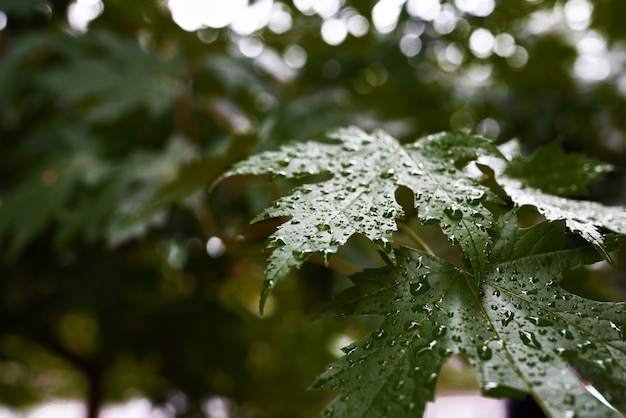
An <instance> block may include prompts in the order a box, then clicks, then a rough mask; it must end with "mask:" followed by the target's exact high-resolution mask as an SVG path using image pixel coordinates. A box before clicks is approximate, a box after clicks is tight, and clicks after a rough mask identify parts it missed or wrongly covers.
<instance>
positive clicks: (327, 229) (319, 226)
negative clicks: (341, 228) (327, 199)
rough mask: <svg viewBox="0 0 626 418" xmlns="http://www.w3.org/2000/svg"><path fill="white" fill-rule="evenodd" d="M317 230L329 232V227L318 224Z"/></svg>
mask: <svg viewBox="0 0 626 418" xmlns="http://www.w3.org/2000/svg"><path fill="white" fill-rule="evenodd" d="M317 229H318V231H329V230H330V225H328V224H318V225H317Z"/></svg>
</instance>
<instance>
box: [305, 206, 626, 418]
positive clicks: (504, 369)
mask: <svg viewBox="0 0 626 418" xmlns="http://www.w3.org/2000/svg"><path fill="white" fill-rule="evenodd" d="M495 229H496V230H497V231H498V236H497V238H495V239H494V246H493V252H492V253H491V255H490V259H489V264H488V268H487V270H486V274H485V280H484V281H483V283H482V287H481V288H480V290H477V289H476V287H475V286H474V279H473V277H472V275H471V274H470V273H469V272H467V271H465V270H463V269H461V268H459V267H457V266H454V265H452V264H450V263H448V262H447V261H445V260H442V259H440V258H437V257H435V256H432V255H429V254H425V253H422V252H419V251H415V250H408V249H402V250H397V251H396V256H397V265H396V267H395V268H391V267H387V268H384V269H376V270H368V271H365V272H363V273H360V274H357V275H355V276H354V277H353V278H352V281H353V282H354V284H355V285H354V287H351V288H348V289H347V290H345V291H343V292H341V293H340V294H338V295H337V296H336V297H335V299H334V302H333V303H332V304H331V306H330V307H329V308H328V310H326V311H325V312H324V313H323V314H321V316H326V315H339V316H342V317H344V316H347V315H380V316H382V317H384V320H383V322H382V325H381V326H380V327H379V328H378V329H377V330H375V331H374V332H372V333H371V334H370V335H368V336H367V337H365V338H363V339H362V340H360V341H358V342H356V343H354V344H352V345H350V346H348V347H346V348H345V349H344V352H345V353H346V355H345V356H344V357H343V358H341V359H340V360H338V361H337V362H335V363H334V364H332V365H331V366H329V368H328V370H327V371H326V372H325V373H324V374H322V375H321V376H320V377H319V378H318V380H317V381H316V382H315V384H314V387H315V388H320V389H329V390H335V391H341V392H342V394H341V395H340V396H339V397H338V398H337V400H336V401H335V402H334V403H333V404H332V405H331V406H330V407H329V408H328V409H327V411H326V416H329V417H350V418H354V417H382V416H389V417H391V416H393V417H416V416H421V414H422V413H423V412H424V408H425V406H426V402H427V401H430V400H432V399H433V395H434V390H435V383H436V380H437V377H438V374H439V372H440V370H441V367H442V366H443V364H444V363H445V361H446V360H447V359H448V358H449V357H451V356H453V355H455V354H460V355H462V356H464V357H465V358H466V359H467V360H468V361H469V362H470V363H471V365H472V366H473V368H474V370H475V372H476V374H477V376H478V380H479V383H480V387H481V390H482V392H483V393H484V394H485V395H488V396H494V397H520V396H522V395H523V394H524V393H526V392H529V393H531V394H532V395H533V396H534V397H535V398H536V399H537V401H538V402H539V404H540V405H541V406H542V408H543V409H544V410H545V411H546V412H548V413H549V414H551V415H552V416H555V417H564V416H569V417H573V416H577V417H581V418H583V417H590V418H591V417H614V416H618V414H617V413H615V412H614V411H613V410H611V409H609V408H607V407H606V406H604V405H603V404H602V403H601V402H600V401H599V400H597V399H596V398H595V397H594V396H592V395H591V394H590V393H589V392H588V391H587V390H585V388H584V386H583V384H582V383H581V382H580V381H579V380H578V379H577V378H576V377H575V376H574V375H573V374H572V373H570V371H569V370H568V364H569V362H570V361H572V360H584V361H586V362H589V363H592V364H594V365H596V366H598V368H599V369H600V370H601V371H602V373H603V374H604V375H606V376H611V378H612V379H616V380H619V381H622V380H624V378H625V377H626V366H625V365H626V341H625V339H624V327H626V313H625V311H624V304H616V303H607V302H596V301H590V300H586V299H583V298H581V297H579V296H576V295H573V294H570V293H568V292H566V291H565V290H564V289H562V288H561V287H560V286H559V281H560V280H561V278H562V277H563V275H565V274H567V273H568V272H569V271H571V270H572V269H574V268H575V267H577V266H580V265H583V264H587V263H592V262H594V261H595V260H597V258H598V254H597V252H596V251H595V250H594V249H593V247H592V246H590V245H589V244H587V243H585V242H584V241H583V240H581V239H580V238H578V237H577V236H575V235H572V234H568V233H566V230H565V222H563V221H560V222H544V223H541V224H538V225H536V226H535V227H533V228H530V229H525V230H521V229H519V228H518V226H517V222H516V220H515V218H513V217H512V216H511V215H506V216H503V217H502V218H501V220H500V222H499V223H498V225H497V228H495ZM623 241H624V238H623V237H621V238H620V239H619V240H614V241H613V242H612V243H611V245H610V247H611V248H614V247H615V246H617V245H619V244H621V243H623Z"/></svg>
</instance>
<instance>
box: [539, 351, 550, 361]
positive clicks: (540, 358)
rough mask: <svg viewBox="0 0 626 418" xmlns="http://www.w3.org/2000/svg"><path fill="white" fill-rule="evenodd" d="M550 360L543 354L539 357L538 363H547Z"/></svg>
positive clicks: (548, 355) (546, 354)
mask: <svg viewBox="0 0 626 418" xmlns="http://www.w3.org/2000/svg"><path fill="white" fill-rule="evenodd" d="M551 360H552V356H551V355H550V354H548V353H543V354H542V355H540V356H539V361H540V362H542V363H547V362H549V361H551Z"/></svg>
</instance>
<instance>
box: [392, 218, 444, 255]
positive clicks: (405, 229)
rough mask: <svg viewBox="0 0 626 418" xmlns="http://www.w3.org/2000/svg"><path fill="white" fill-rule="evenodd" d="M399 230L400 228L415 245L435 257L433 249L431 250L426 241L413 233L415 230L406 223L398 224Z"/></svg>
mask: <svg viewBox="0 0 626 418" xmlns="http://www.w3.org/2000/svg"><path fill="white" fill-rule="evenodd" d="M398 228H400V230H401V231H402V232H404V233H405V234H407V235H408V236H409V237H410V238H411V239H412V240H413V241H414V242H415V243H417V245H419V246H420V247H421V248H422V249H423V250H424V251H426V252H427V253H428V254H430V255H435V253H434V252H433V250H432V248H430V247H429V246H428V244H426V241H424V240H423V239H422V238H421V237H420V236H419V235H417V234H416V233H415V231H413V229H411V227H410V226H409V225H407V223H406V222H404V221H400V222H398Z"/></svg>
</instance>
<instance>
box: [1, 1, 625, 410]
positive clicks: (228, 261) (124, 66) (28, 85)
mask: <svg viewBox="0 0 626 418" xmlns="http://www.w3.org/2000/svg"><path fill="white" fill-rule="evenodd" d="M250 3H251V6H259V7H260V5H263V4H265V5H266V6H267V4H269V7H270V9H269V10H273V12H272V14H271V16H273V17H274V20H271V19H270V24H265V25H260V26H261V27H260V28H259V29H257V30H255V31H253V32H252V33H247V32H246V30H245V28H244V29H241V28H240V27H239V28H238V27H235V26H234V25H233V27H229V26H227V27H224V28H220V29H216V28H209V27H205V28H201V29H199V30H197V31H185V30H183V29H181V28H180V27H179V26H178V25H177V24H176V22H174V21H173V19H172V16H171V14H170V12H169V10H168V8H167V5H166V2H163V1H157V0H135V1H132V2H125V1H119V0H103V1H102V2H97V1H96V2H91V3H89V2H85V1H81V2H78V1H69V0H20V1H16V0H0V11H1V12H0V28H1V29H0V315H1V317H2V320H1V321H0V368H2V370H3V372H2V373H0V403H3V404H7V405H11V406H14V407H25V406H29V405H33V404H36V403H38V402H42V401H45V400H48V399H51V398H53V397H58V396H62V397H84V398H85V399H87V400H88V404H89V405H90V406H91V407H90V410H91V411H92V416H95V414H96V412H97V410H98V409H99V407H100V406H101V405H102V403H103V402H113V401H120V400H125V399H129V398H132V397H137V396H145V397H148V398H149V399H151V400H152V401H153V402H154V403H155V405H167V408H169V409H166V410H167V411H170V412H169V413H171V415H172V416H181V417H182V416H203V415H204V414H205V413H206V412H203V405H205V402H206V401H207V400H208V399H211V398H213V397H216V396H220V397H224V398H225V399H228V400H229V402H230V403H229V405H231V406H232V408H233V411H232V413H233V414H234V416H252V417H257V416H258V417H294V416H301V417H306V416H317V414H318V411H320V410H321V409H322V407H323V405H324V404H325V403H326V402H328V400H329V399H330V398H331V397H332V396H331V394H327V393H321V392H320V393H318V392H307V391H305V389H306V387H307V386H308V385H309V384H310V382H311V381H312V380H313V377H314V376H315V375H317V374H319V373H320V371H321V370H323V368H324V367H325V365H326V364H327V363H329V362H330V361H332V360H333V359H334V358H335V356H336V355H338V354H337V353H336V349H335V346H336V345H337V344H342V343H343V344H345V343H347V342H348V341H350V340H353V339H355V338H357V337H358V336H359V335H362V333H363V332H365V331H366V329H367V327H368V324H362V323H358V322H346V321H341V322H333V321H329V320H327V321H321V322H314V323H309V322H308V319H309V318H310V317H311V316H312V315H313V313H314V312H316V311H317V310H319V309H320V307H321V306H322V305H323V303H324V302H325V301H328V299H329V295H330V294H331V293H332V291H333V290H334V289H335V288H336V287H338V286H342V285H345V284H342V283H343V282H342V279H341V277H340V275H338V274H336V273H334V272H332V271H329V270H326V269H324V268H322V267H320V266H318V265H315V264H313V265H305V266H304V268H303V269H302V270H301V271H298V272H294V273H293V274H294V275H298V276H301V280H290V281H286V282H285V284H284V285H281V286H279V287H278V289H277V291H276V293H275V294H274V295H273V296H272V297H271V298H270V300H269V301H268V314H267V315H266V317H264V318H259V316H258V314H257V312H256V307H257V298H258V291H259V289H260V284H261V281H262V277H263V268H264V265H265V262H264V257H263V255H262V243H263V240H264V238H265V237H266V236H267V235H268V234H269V233H271V232H273V230H274V229H275V227H276V225H277V223H276V222H264V223H261V224H258V225H254V226H248V225H247V222H248V220H249V219H251V218H252V217H253V215H254V214H255V213H258V212H259V211H260V209H261V208H262V207H264V206H266V204H267V203H268V201H269V200H270V199H271V198H272V197H276V196H277V194H278V193H280V192H281V190H280V188H281V187H282V188H283V189H286V188H288V187H289V184H288V183H285V184H280V185H279V187H278V188H275V187H273V186H272V187H269V188H268V187H267V185H266V183H264V182H261V181H259V180H258V179H257V180H253V179H234V180H232V181H229V182H225V183H224V184H223V185H221V186H220V187H219V188H218V189H217V190H216V191H215V193H214V194H213V195H212V196H211V197H210V198H209V196H208V193H207V191H206V187H207V186H208V185H209V184H210V183H211V182H212V181H214V180H215V179H216V178H217V177H218V176H219V175H220V174H221V173H222V172H223V171H224V170H225V169H226V168H227V167H228V166H230V164H232V163H233V162H235V161H238V160H240V159H242V158H243V157H246V156H248V155H250V154H251V153H253V152H256V151H259V150H265V149H273V148H275V147H276V146H278V145H280V144H282V143H284V142H286V141H290V140H294V139H296V140H306V139H311V138H318V137H320V136H321V135H322V134H323V133H324V132H326V131H327V130H329V129H330V128H333V127H335V126H340V125H341V126H344V125H349V124H356V125H358V126H360V127H362V128H364V129H372V128H384V129H386V130H387V131H388V132H390V133H391V134H392V135H394V136H395V137H398V138H400V139H401V140H404V141H409V140H414V139H415V138H417V137H418V136H421V135H423V134H427V133H433V132H437V131H441V130H450V129H469V130H472V131H475V132H477V133H480V134H484V135H486V136H488V137H491V138H493V139H494V140H496V141H498V142H504V141H506V140H508V139H510V138H512V137H517V138H519V139H520V141H521V142H522V144H523V145H524V147H525V149H526V150H530V149H534V148H535V147H536V146H538V145H542V144H546V143H548V142H549V141H551V140H553V139H555V138H561V140H562V143H563V145H564V147H565V149H566V150H567V151H582V152H585V153H586V154H588V155H591V156H593V157H596V158H598V159H601V160H604V161H607V162H609V163H611V164H613V165H614V167H615V172H614V173H613V174H611V175H609V176H608V177H607V178H606V179H605V180H603V181H601V182H598V183H597V184H595V185H594V186H593V187H592V188H591V191H590V195H591V198H592V199H594V200H600V201H603V202H605V203H610V204H624V203H625V202H626V187H625V186H624V185H625V184H626V182H625V181H624V169H625V168H626V139H625V138H626V137H625V135H626V120H625V119H624V118H623V115H624V114H626V77H625V76H624V75H623V74H624V56H625V55H626V49H625V47H624V45H626V43H625V42H626V31H625V30H624V25H623V24H622V21H621V16H623V15H624V13H620V10H623V9H624V5H623V2H622V1H621V0H603V1H599V2H588V1H586V0H568V1H553V0H543V1H541V0H532V1H531V0H512V1H507V2H506V3H505V2H503V1H498V2H490V1H483V2H480V1H478V2H477V1H474V2H471V1H462V0H457V1H446V2H443V4H442V5H436V6H434V7H435V9H434V10H435V11H436V12H437V13H436V14H431V15H428V14H427V13H426V12H424V11H423V10H422V11H419V13H418V11H417V6H416V5H417V4H418V2H415V1H408V2H406V4H403V2H393V1H381V2H377V1H374V0H372V1H361V0H353V1H351V0H342V1H336V2H335V1H328V2H319V4H322V3H323V4H330V5H331V6H333V5H334V6H336V7H335V9H332V7H331V9H325V10H321V9H320V10H315V9H314V8H312V6H311V5H312V4H314V3H310V2H307V1H304V0H299V1H295V2H290V1H289V2H287V1H285V2H281V1H267V0H263V1H262V0H257V1H253V2H250ZM426 3H429V2H426ZM435 3H437V2H435ZM472 3H476V4H483V6H484V4H486V5H487V6H486V7H487V9H483V10H482V11H481V10H478V11H477V10H474V9H471V8H469V6H468V5H470V6H471V4H472ZM79 4H83V5H85V4H92V5H93V4H95V5H96V6H94V7H96V8H97V9H98V11H99V14H98V13H96V15H95V18H94V19H93V20H91V21H90V22H89V23H88V26H85V27H81V26H80V25H78V24H77V23H76V21H73V20H71V19H69V18H68V16H70V17H71V16H73V14H72V13H75V8H76V6H77V5H79ZM319 4H318V8H319ZM379 4H382V5H383V6H386V7H390V8H391V10H396V11H397V12H398V13H395V15H394V14H393V13H392V14H391V24H390V25H388V26H387V27H386V28H385V27H383V26H381V23H380V21H376V22H374V21H372V12H373V10H374V9H375V8H376V7H379ZM385 4H386V5H385ZM394 4H396V6H394ZM398 4H399V6H397V5H398ZM437 4H438V3H437ZM97 5H100V6H101V7H99V8H98V7H97ZM490 5H491V6H490ZM492 6H493V9H492V10H491V9H489V8H490V7H492ZM394 7H395V9H394ZM379 9H380V10H382V6H380V7H379ZM259 10H261V9H259ZM329 10H330V11H329ZM485 10H486V11H485ZM259 13H260V12H259ZM281 13H282V14H281ZM285 14H287V15H288V16H290V19H287V20H285ZM374 14H376V13H374ZM281 16H282V17H281ZM322 16H324V17H322ZM355 16H358V17H357V18H355ZM434 16H436V17H434ZM281 18H282V20H281ZM333 19H335V20H333ZM351 19H352V20H351ZM377 19H378V18H377ZM396 19H397V21H396ZM289 21H290V22H291V24H290V25H289V24H288V23H289ZM329 21H330V22H331V23H332V22H334V23H335V24H337V22H339V28H340V29H339V33H340V32H341V25H343V30H346V28H347V29H350V28H351V30H352V33H348V34H347V37H345V39H343V40H342V41H341V42H339V43H338V44H337V45H329V44H328V42H326V41H325V40H324V37H323V36H322V35H321V34H322V28H323V27H324V26H325V25H326V28H328V25H327V24H328V22H329ZM272 22H273V23H272ZM281 22H282V23H281ZM285 22H286V23H285ZM348 22H353V23H354V25H353V26H351V25H352V24H350V25H349V24H348ZM265 23H267V22H265ZM281 25H282V26H281ZM377 25H378V26H377ZM335 27H337V25H335ZM359 28H360V29H359ZM364 28H365V29H364ZM479 29H484V30H486V31H488V32H485V31H482V32H481V31H477V30H479ZM383 32H385V33H383ZM336 34H337V32H335V36H336ZM481 34H482V37H481V36H479V35H481ZM333 43H336V42H333ZM490 45H491V46H490ZM255 48H256V49H255ZM240 182H246V183H247V187H245V188H242V187H240V186H241V183H240ZM248 183H251V184H252V185H254V186H255V187H250V184H248ZM212 237H213V238H214V239H213V240H212V241H209V240H210V239H211V238H212ZM356 241H358V240H356ZM207 242H212V243H213V247H212V248H210V251H209V252H208V253H207V248H206V245H207ZM222 245H223V247H222ZM354 247H355V248H356V250H355V251H356V255H354V254H346V255H347V256H348V258H349V259H350V260H352V261H355V260H356V261H358V262H359V263H360V264H359V265H360V266H362V265H365V264H366V263H367V262H368V261H367V260H368V256H367V251H370V250H368V249H359V248H360V247H362V246H361V245H360V242H356V244H355V246H354ZM346 251H347V252H349V251H350V250H346ZM364 254H366V255H364ZM622 260H623V256H622ZM620 265H622V266H623V265H624V263H623V262H622V263H620ZM593 273H594V274H593V275H584V274H583V275H582V276H581V277H580V280H577V281H576V283H574V284H572V287H573V288H577V289H581V290H580V291H581V292H582V291H585V292H588V293H591V294H594V295H596V296H598V297H605V298H616V297H617V296H615V295H616V293H615V291H616V290H617V291H623V289H624V284H623V281H622V282H619V281H618V279H617V277H618V276H619V272H615V271H610V270H607V271H605V270H601V269H596V270H595V271H594V272H593ZM622 274H623V272H622ZM590 283H591V284H590ZM594 283H595V284H594ZM181 399H183V401H181Z"/></svg>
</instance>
